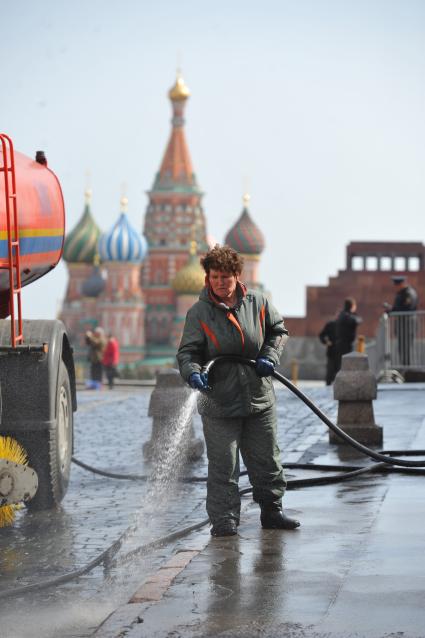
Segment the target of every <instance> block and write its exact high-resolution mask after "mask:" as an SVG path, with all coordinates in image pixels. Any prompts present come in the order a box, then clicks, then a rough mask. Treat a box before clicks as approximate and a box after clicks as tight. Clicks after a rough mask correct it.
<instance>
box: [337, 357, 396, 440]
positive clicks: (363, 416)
mask: <svg viewBox="0 0 425 638" xmlns="http://www.w3.org/2000/svg"><path fill="white" fill-rule="evenodd" d="M376 392H377V384H376V379H375V377H374V375H373V374H372V372H371V371H370V370H369V359H368V356H367V354H362V353H360V352H350V353H349V354H345V355H343V357H342V365H341V370H340V371H339V372H338V374H337V375H336V378H335V382H334V399H336V400H337V401H339V406H338V420H337V425H338V426H339V427H340V428H341V430H344V432H346V433H347V434H348V435H349V436H351V437H352V438H353V439H355V440H356V441H358V442H359V443H364V444H366V445H368V444H369V445H380V444H381V443H382V438H383V437H382V435H383V432H382V427H381V426H379V425H376V423H375V417H374V414H373V403H372V401H373V399H376ZM329 442H330V443H338V444H345V445H347V443H345V441H344V440H343V439H341V438H340V437H339V436H337V435H336V434H335V433H334V432H333V431H332V430H329Z"/></svg>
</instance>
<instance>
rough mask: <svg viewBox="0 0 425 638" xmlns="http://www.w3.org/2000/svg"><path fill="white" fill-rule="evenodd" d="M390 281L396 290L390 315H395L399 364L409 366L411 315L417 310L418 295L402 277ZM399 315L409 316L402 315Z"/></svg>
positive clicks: (412, 332)
mask: <svg viewBox="0 0 425 638" xmlns="http://www.w3.org/2000/svg"><path fill="white" fill-rule="evenodd" d="M392 281H393V284H394V287H395V289H396V295H395V297H394V302H393V305H392V308H391V311H390V314H391V313H397V314H396V315H394V319H395V328H394V329H395V334H396V337H397V344H398V352H399V356H400V363H401V365H403V366H409V365H410V362H411V354H412V347H413V341H414V338H415V332H416V316H415V315H414V314H413V313H414V312H416V310H417V308H418V293H417V292H416V290H415V289H414V288H413V286H410V285H409V284H408V283H407V281H406V277H405V276H404V275H395V276H394V277H392ZM399 313H409V314H405V315H403V314H399Z"/></svg>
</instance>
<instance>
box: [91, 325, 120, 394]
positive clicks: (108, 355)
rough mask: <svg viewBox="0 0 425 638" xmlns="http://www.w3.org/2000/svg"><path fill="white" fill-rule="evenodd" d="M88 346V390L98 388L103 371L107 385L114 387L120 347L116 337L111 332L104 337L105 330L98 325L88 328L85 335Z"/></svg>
mask: <svg viewBox="0 0 425 638" xmlns="http://www.w3.org/2000/svg"><path fill="white" fill-rule="evenodd" d="M85 339H86V344H87V346H88V353H87V356H88V360H89V362H90V379H88V380H87V383H86V387H87V389H88V390H100V389H101V388H102V383H103V374H104V373H105V376H106V380H107V383H108V387H109V389H110V390H112V389H113V387H114V380H115V378H116V377H119V372H118V367H117V366H118V363H119V359H120V349H119V344H118V341H117V339H116V338H115V337H114V335H113V334H108V336H107V338H106V337H105V331H104V330H103V328H101V327H100V326H98V327H97V328H95V329H94V330H93V331H91V330H88V331H87V332H86V335H85Z"/></svg>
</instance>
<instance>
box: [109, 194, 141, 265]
mask: <svg viewBox="0 0 425 638" xmlns="http://www.w3.org/2000/svg"><path fill="white" fill-rule="evenodd" d="M125 203H126V202H125ZM121 205H122V208H123V205H124V202H123V200H121ZM122 208H121V210H122ZM147 252H148V244H147V241H146V239H145V238H144V237H143V236H142V235H139V233H138V232H137V230H136V229H135V228H133V226H132V225H131V224H130V222H129V220H128V217H127V215H126V213H125V212H123V211H122V212H121V214H120V216H119V218H118V220H117V222H116V223H115V224H114V226H113V227H112V229H111V230H110V231H109V232H108V233H104V234H103V235H102V236H101V237H100V239H99V255H100V259H101V260H102V261H131V262H140V261H143V260H144V258H145V257H146V254H147Z"/></svg>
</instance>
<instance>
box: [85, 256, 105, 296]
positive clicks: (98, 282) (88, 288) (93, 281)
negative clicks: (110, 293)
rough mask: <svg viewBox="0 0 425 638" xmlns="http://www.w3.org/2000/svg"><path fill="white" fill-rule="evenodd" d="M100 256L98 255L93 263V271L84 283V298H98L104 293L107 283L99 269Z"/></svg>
mask: <svg viewBox="0 0 425 638" xmlns="http://www.w3.org/2000/svg"><path fill="white" fill-rule="evenodd" d="M99 262H100V259H99V254H98V253H96V255H95V258H94V263H93V270H92V272H91V274H90V276H89V277H87V279H86V280H85V281H83V283H82V286H81V292H82V294H83V296H84V297H98V296H99V295H100V293H101V292H103V291H104V289H105V285H106V281H105V278H104V277H102V273H101V271H100V267H99Z"/></svg>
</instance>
